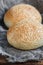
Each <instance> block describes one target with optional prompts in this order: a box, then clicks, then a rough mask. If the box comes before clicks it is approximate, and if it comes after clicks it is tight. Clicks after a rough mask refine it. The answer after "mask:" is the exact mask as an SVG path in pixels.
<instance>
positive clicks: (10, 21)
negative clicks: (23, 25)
mask: <svg viewBox="0 0 43 65" xmlns="http://www.w3.org/2000/svg"><path fill="white" fill-rule="evenodd" d="M25 18H28V19H31V21H34V22H37V21H38V22H41V21H42V17H41V15H40V13H39V11H38V10H37V9H36V8H35V7H33V6H32V5H28V4H18V5H15V6H13V7H11V8H10V9H9V10H8V11H7V12H6V14H5V16H4V23H5V24H6V26H7V27H8V28H9V27H11V26H12V25H15V24H16V23H17V22H19V21H21V20H22V19H25Z"/></svg>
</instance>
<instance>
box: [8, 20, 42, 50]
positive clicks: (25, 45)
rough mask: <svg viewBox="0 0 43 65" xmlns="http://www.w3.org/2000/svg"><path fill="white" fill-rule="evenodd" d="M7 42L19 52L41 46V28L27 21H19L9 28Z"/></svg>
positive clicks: (38, 24)
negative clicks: (19, 50)
mask: <svg viewBox="0 0 43 65" xmlns="http://www.w3.org/2000/svg"><path fill="white" fill-rule="evenodd" d="M7 40H8V42H9V44H10V45H12V46H13V47H15V48H17V49H21V50H30V49H36V48H38V47H40V46H43V26H42V25H41V24H40V23H39V22H38V23H36V22H32V21H31V20H30V21H29V20H28V19H24V20H21V21H20V22H18V23H17V24H16V25H15V26H12V27H11V28H9V30H8V32H7Z"/></svg>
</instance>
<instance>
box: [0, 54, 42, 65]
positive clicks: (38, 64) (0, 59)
mask: <svg viewBox="0 0 43 65" xmlns="http://www.w3.org/2000/svg"><path fill="white" fill-rule="evenodd" d="M2 63H5V64H10V65H43V60H42V61H27V62H25V63H18V62H17V63H8V62H7V60H6V59H5V57H4V56H1V55H0V64H2Z"/></svg>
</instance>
